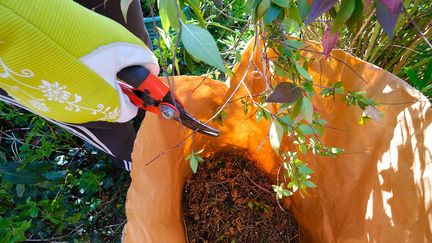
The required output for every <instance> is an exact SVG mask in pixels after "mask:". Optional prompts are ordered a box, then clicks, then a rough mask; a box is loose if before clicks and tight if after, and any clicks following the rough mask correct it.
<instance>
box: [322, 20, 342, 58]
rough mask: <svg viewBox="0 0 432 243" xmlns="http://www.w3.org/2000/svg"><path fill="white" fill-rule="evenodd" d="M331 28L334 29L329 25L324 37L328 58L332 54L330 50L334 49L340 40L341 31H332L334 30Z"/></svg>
mask: <svg viewBox="0 0 432 243" xmlns="http://www.w3.org/2000/svg"><path fill="white" fill-rule="evenodd" d="M331 30H332V29H331V27H328V28H327V29H326V30H325V31H324V36H323V38H322V45H323V49H324V55H325V56H326V58H328V57H329V56H330V52H331V51H332V50H333V48H335V46H336V44H337V42H338V40H339V33H338V32H334V33H331V32H332V31H331Z"/></svg>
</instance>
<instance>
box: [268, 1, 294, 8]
mask: <svg viewBox="0 0 432 243" xmlns="http://www.w3.org/2000/svg"><path fill="white" fill-rule="evenodd" d="M272 2H273V3H274V4H277V5H279V6H280V7H282V8H288V7H289V6H290V2H289V1H288V0H272Z"/></svg>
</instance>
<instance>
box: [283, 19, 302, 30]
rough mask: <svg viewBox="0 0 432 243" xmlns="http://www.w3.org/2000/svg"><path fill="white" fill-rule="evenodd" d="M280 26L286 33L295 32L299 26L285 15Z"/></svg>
mask: <svg viewBox="0 0 432 243" xmlns="http://www.w3.org/2000/svg"><path fill="white" fill-rule="evenodd" d="M282 26H283V27H284V29H285V31H286V32H288V33H291V32H296V31H298V30H299V28H300V25H299V24H298V23H297V22H296V21H295V20H293V19H291V18H286V17H285V18H284V19H283V20H282Z"/></svg>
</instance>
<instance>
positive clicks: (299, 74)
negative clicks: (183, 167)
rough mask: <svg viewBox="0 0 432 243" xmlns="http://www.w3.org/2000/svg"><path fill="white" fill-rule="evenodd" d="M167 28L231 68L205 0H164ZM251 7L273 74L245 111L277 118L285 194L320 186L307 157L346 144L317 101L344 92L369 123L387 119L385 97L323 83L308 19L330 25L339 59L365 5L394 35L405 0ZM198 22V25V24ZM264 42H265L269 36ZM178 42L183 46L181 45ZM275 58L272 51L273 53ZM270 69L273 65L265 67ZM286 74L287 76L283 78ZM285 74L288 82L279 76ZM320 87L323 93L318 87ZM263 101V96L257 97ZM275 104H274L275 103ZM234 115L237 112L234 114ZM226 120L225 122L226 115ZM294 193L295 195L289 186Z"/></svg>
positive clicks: (328, 36) (329, 44)
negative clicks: (337, 142) (381, 101)
mask: <svg viewBox="0 0 432 243" xmlns="http://www.w3.org/2000/svg"><path fill="white" fill-rule="evenodd" d="M158 5H159V9H160V15H161V19H162V25H163V31H164V32H165V34H166V33H168V32H169V31H171V30H173V31H175V32H177V33H178V35H179V36H180V37H179V38H180V40H181V42H182V43H183V45H184V47H185V48H186V50H187V52H188V53H189V54H190V55H191V56H192V57H194V58H196V59H199V60H201V61H203V62H205V63H207V64H209V65H212V66H214V67H216V68H218V69H219V70H221V71H223V72H226V71H228V70H227V69H226V67H225V65H224V63H223V61H222V58H221V56H220V54H219V50H218V48H217V45H216V42H215V41H214V39H213V38H212V37H211V35H210V33H209V32H208V31H207V30H206V29H205V27H206V26H208V24H210V21H208V20H207V19H205V18H204V17H203V16H204V14H203V10H204V9H203V6H204V5H205V4H204V1H200V0H186V1H176V0H159V1H158ZM185 5H188V6H189V7H190V8H191V9H192V11H193V13H194V16H195V18H196V20H197V21H194V20H187V19H186V17H185V16H184V14H183V13H182V12H181V11H180V9H182V7H183V6H185ZM247 5H248V9H250V13H249V14H250V18H249V23H248V24H250V25H249V27H250V28H253V30H254V32H255V36H256V40H257V41H256V43H258V45H261V43H262V45H263V46H259V47H258V49H259V50H260V52H261V59H262V60H261V61H262V63H263V64H264V65H265V68H266V69H267V70H269V72H270V73H269V74H268V73H261V75H262V76H263V77H268V80H266V82H267V87H268V89H267V90H266V92H264V93H263V94H261V95H260V97H258V98H257V99H255V98H253V97H248V98H246V99H244V100H242V103H243V104H244V107H245V109H244V110H245V113H247V112H248V106H250V105H253V106H255V107H256V108H257V112H256V114H255V115H256V120H257V121H260V120H261V119H263V118H264V119H266V120H268V121H269V122H270V123H271V126H270V130H269V141H270V144H271V145H272V147H273V149H274V151H275V153H277V154H278V155H279V157H280V158H281V160H282V161H283V163H282V165H281V166H282V168H283V171H284V178H286V179H285V180H284V181H283V182H282V183H280V184H279V185H275V186H274V190H275V192H276V194H277V197H278V198H281V197H282V196H288V195H291V194H292V193H294V192H296V191H297V190H298V189H301V190H303V191H304V190H305V189H306V188H309V187H315V186H316V185H315V184H314V183H313V182H312V181H311V180H310V179H311V174H312V173H313V171H312V170H311V169H310V168H309V167H308V166H307V163H306V162H305V161H303V159H302V158H304V157H305V156H306V155H307V154H308V153H312V154H313V155H321V156H336V155H338V154H340V153H342V152H343V150H342V149H340V148H335V147H332V146H326V145H324V144H321V142H320V136H322V135H323V134H324V131H325V125H326V121H325V120H323V119H321V118H320V114H319V111H317V110H316V109H314V106H313V102H312V100H313V99H314V97H316V96H318V95H320V96H322V97H333V98H338V99H339V98H340V99H343V100H345V101H346V103H347V105H357V106H358V107H359V108H360V109H362V110H364V112H363V115H362V116H361V117H360V118H359V123H360V124H363V123H364V122H365V121H367V120H369V119H373V120H375V121H379V119H380V116H381V113H380V112H379V111H378V110H377V109H376V108H375V106H376V105H378V103H376V102H375V101H373V100H371V99H369V98H368V97H367V94H365V93H363V92H357V91H355V90H345V89H344V87H343V84H342V82H340V80H333V81H332V82H331V83H328V84H321V83H320V82H318V81H317V80H314V79H313V77H312V75H311V74H310V73H309V72H308V64H309V62H311V61H314V60H308V59H307V58H305V53H307V51H308V50H306V49H303V48H304V42H303V41H302V39H303V36H304V33H305V32H306V31H307V29H308V27H309V26H308V25H313V24H315V23H316V22H323V23H325V25H326V26H327V27H326V28H325V30H324V31H322V33H321V34H322V36H323V38H322V42H323V43H322V44H323V52H322V54H323V57H325V58H332V57H331V50H332V49H333V48H334V47H335V46H336V45H337V42H338V37H339V33H341V32H342V31H350V30H352V29H354V28H355V27H356V25H357V24H358V22H359V21H360V20H362V18H363V13H364V9H365V8H367V7H376V8H377V11H376V14H377V19H378V21H379V22H380V23H381V25H382V27H383V28H384V30H385V32H386V33H387V34H388V35H390V36H391V35H392V33H393V29H394V26H395V19H396V20H397V17H398V15H399V13H400V11H401V8H402V2H401V0H395V1H391V0H389V1H384V0H377V1H374V2H373V3H372V2H371V1H368V0H364V1H363V0H355V1H352V0H341V1H338V0H322V1H318V0H315V1H309V0H296V1H295V0H248V1H247ZM194 23H198V25H199V26H197V25H196V24H194ZM261 40H262V42H261ZM178 42H179V41H178V40H177V44H178ZM269 50H272V52H274V54H275V55H274V56H272V57H270V56H269V55H268V53H267V52H268V51H269ZM264 72H266V71H264ZM278 77H279V78H278ZM281 79H282V80H285V81H283V82H280V81H276V80H281ZM318 88H319V89H320V91H318V92H317V91H316V90H317V89H318ZM256 100H259V101H256ZM270 104H273V105H270ZM228 119H229V118H228ZM220 122H221V123H222V121H220ZM284 137H289V139H290V141H291V142H292V143H293V147H292V149H290V150H285V148H286V146H282V143H284ZM196 154H197V153H194V152H192V154H191V156H189V158H188V159H189V160H190V164H191V166H192V168H193V171H194V172H196V170H197V165H198V160H197V158H199V156H197V155H196ZM287 190H288V191H289V193H288V192H287Z"/></svg>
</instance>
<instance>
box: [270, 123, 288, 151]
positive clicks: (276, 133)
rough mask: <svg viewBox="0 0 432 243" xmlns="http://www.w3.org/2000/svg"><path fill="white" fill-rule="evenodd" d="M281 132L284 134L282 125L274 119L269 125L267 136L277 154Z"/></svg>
mask: <svg viewBox="0 0 432 243" xmlns="http://www.w3.org/2000/svg"><path fill="white" fill-rule="evenodd" d="M283 134H284V129H283V126H282V125H281V124H280V122H279V121H278V120H277V119H275V120H274V121H273V123H272V124H271V126H270V131H269V136H270V144H271V146H272V148H273V150H274V151H275V153H276V154H279V149H280V146H281V142H282V136H283Z"/></svg>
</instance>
